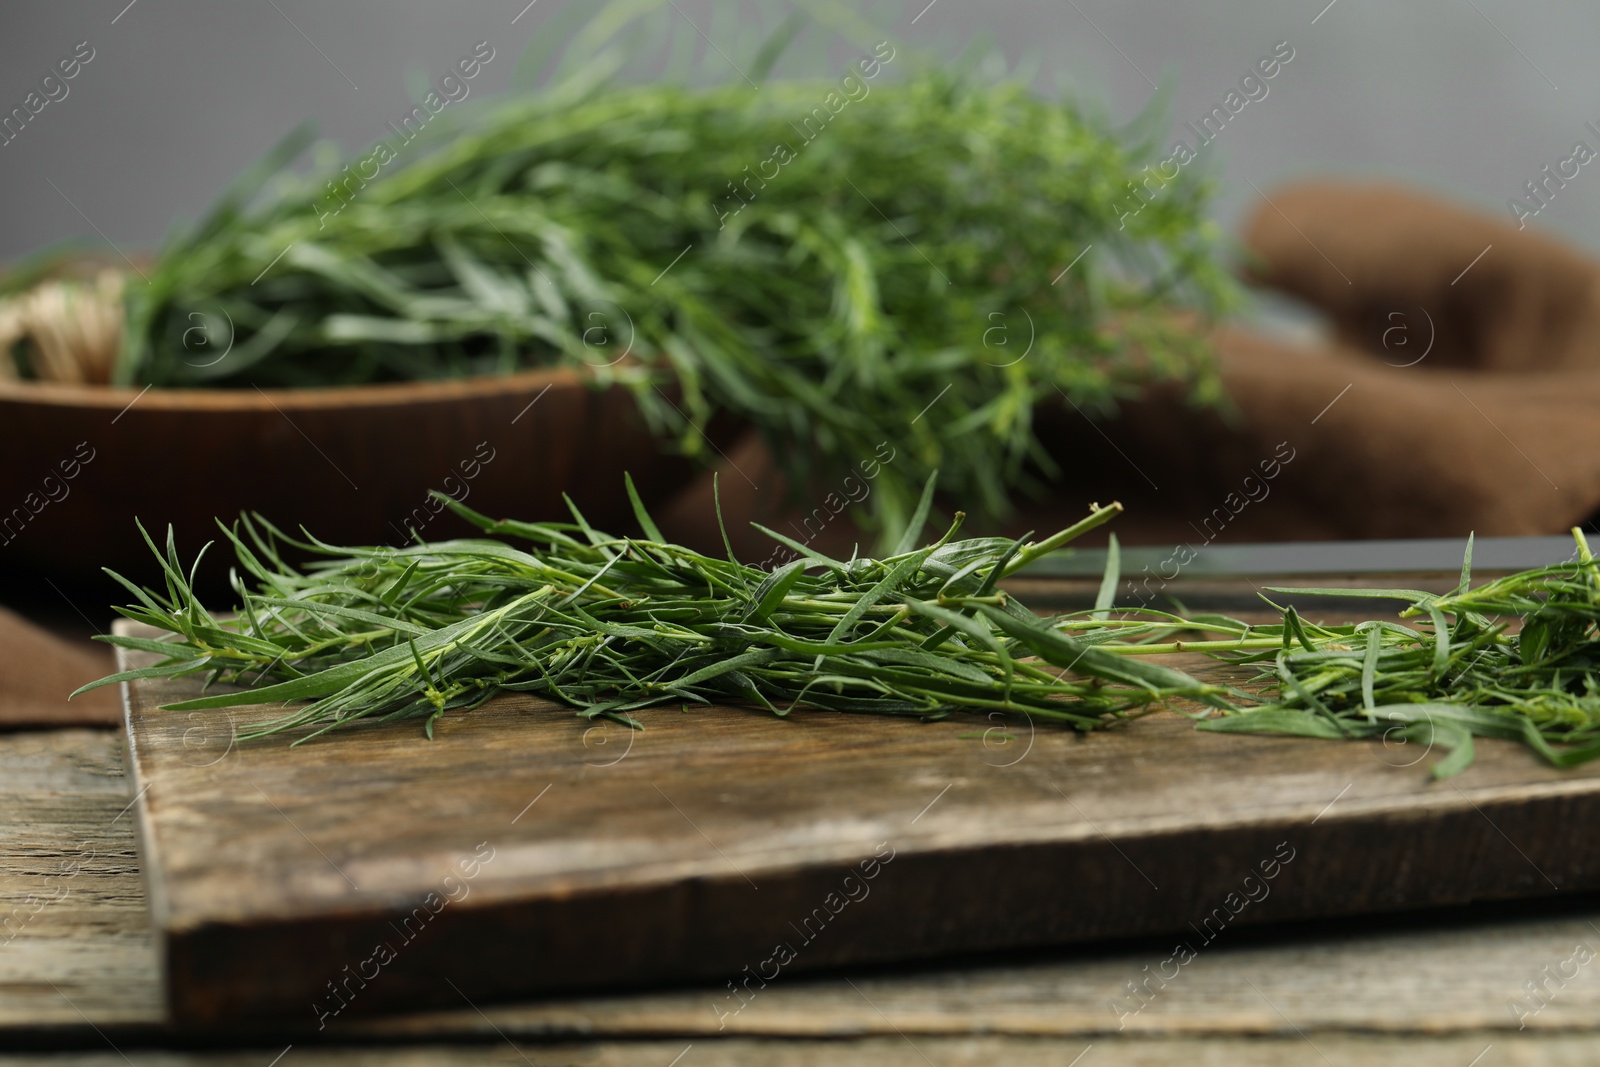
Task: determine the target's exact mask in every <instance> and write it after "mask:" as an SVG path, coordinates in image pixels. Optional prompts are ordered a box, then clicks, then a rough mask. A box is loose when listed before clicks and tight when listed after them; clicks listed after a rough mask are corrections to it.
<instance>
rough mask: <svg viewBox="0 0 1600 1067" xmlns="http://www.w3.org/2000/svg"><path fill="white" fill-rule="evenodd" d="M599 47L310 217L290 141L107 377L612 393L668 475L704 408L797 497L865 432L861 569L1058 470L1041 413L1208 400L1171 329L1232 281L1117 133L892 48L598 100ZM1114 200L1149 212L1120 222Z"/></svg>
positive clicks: (238, 199) (193, 253) (314, 191)
mask: <svg viewBox="0 0 1600 1067" xmlns="http://www.w3.org/2000/svg"><path fill="white" fill-rule="evenodd" d="M635 6H639V5H635ZM602 10H603V11H610V10H611V8H603V9H602ZM669 14H670V13H669ZM606 18H611V19H612V22H606V21H605V19H604V18H602V19H597V22H598V23H601V24H602V25H601V27H600V31H608V30H611V29H615V26H614V25H613V23H614V22H615V21H616V19H615V17H613V16H609V15H608V16H606ZM600 31H596V34H595V36H596V39H605V40H609V39H610V38H607V37H606V35H605V33H604V32H600ZM792 32H793V26H790V27H788V28H787V29H786V30H785V31H784V33H782V34H780V35H778V41H779V42H781V41H782V40H784V39H786V38H785V34H792ZM619 49H620V46H607V47H605V48H601V47H598V46H595V47H593V48H592V49H591V51H592V52H593V57H592V58H591V59H590V60H589V61H588V62H586V63H578V64H576V67H575V69H571V70H570V71H569V72H568V73H565V74H563V75H562V76H560V77H559V78H556V79H554V80H553V81H552V82H551V83H550V84H549V85H547V87H546V88H544V89H542V90H540V91H538V92H537V93H531V94H528V95H523V96H519V97H515V98H512V99H508V100H505V101H503V102H500V103H497V104H496V105H495V106H493V107H490V108H488V109H487V110H474V108H476V107H477V104H476V102H474V103H472V104H465V105H461V106H460V107H457V108H454V109H452V110H450V111H448V112H445V113H444V114H442V115H441V116H439V118H437V119H435V120H434V121H433V123H432V124H430V125H429V126H428V128H427V129H426V130H424V131H423V133H422V135H421V136H420V138H419V140H418V141H417V142H416V143H415V144H411V145H401V146H399V147H398V148H397V149H396V154H397V155H398V157H399V158H398V159H397V160H396V161H394V162H391V163H388V164H387V165H385V166H384V167H383V168H382V170H381V172H379V173H378V174H377V176H376V177H375V178H373V179H372V180H370V181H364V180H362V178H361V177H360V176H357V177H356V178H355V179H354V180H353V181H352V180H351V176H352V175H355V174H356V171H357V169H358V168H356V167H354V166H352V167H351V168H350V169H349V170H348V171H337V170H335V171H334V172H332V175H331V176H332V177H333V178H334V179H336V180H337V181H338V182H339V183H340V187H341V188H342V190H343V192H342V193H341V194H340V196H339V197H338V198H337V199H335V198H334V197H332V196H330V193H329V188H330V187H329V186H328V185H327V184H326V180H327V179H328V178H329V177H330V174H329V172H327V171H320V172H318V173H317V174H316V175H315V176H314V177H311V178H305V177H301V176H298V175H296V174H294V173H292V172H290V171H289V170H288V169H287V168H288V167H289V165H290V164H291V163H292V162H293V160H294V159H295V158H296V157H297V156H298V155H299V154H300V152H301V151H302V149H303V148H304V147H305V145H306V143H307V141H308V139H309V135H308V134H306V133H304V132H300V133H297V134H296V135H294V136H291V137H290V138H289V139H288V140H286V141H285V142H284V143H283V144H282V145H281V146H280V147H279V148H278V149H277V150H276V151H275V152H274V153H272V154H271V155H269V156H268V157H267V158H266V159H264V160H263V161H262V162H261V163H260V164H259V165H258V166H257V167H255V168H254V169H253V170H252V171H251V172H250V173H248V174H247V175H245V176H244V177H243V178H241V179H240V181H239V182H237V183H236V184H235V186H234V187H233V188H232V189H231V190H230V191H229V192H228V194H227V195H225V196H224V197H223V199H222V201H221V202H220V203H219V204H218V205H217V207H216V208H215V209H214V210H213V211H212V212H211V213H210V215H209V216H207V217H206V218H205V219H204V220H203V221H201V222H200V223H199V224H198V225H197V226H195V227H193V228H192V229H191V230H189V231H188V232H186V233H182V234H180V235H178V236H176V237H175V238H173V239H172V240H171V241H170V242H169V244H168V245H167V247H166V248H165V249H164V250H163V251H162V253H161V256H160V258H159V260H158V261H157V262H156V263H155V264H154V266H152V267H151V268H150V269H149V270H148V271H147V273H148V275H149V284H148V285H147V286H135V287H130V291H129V296H128V301H129V317H128V330H127V333H126V336H125V339H124V346H123V350H122V354H121V359H120V363H119V366H118V370H117V374H118V380H119V381H120V382H121V383H123V384H154V385H156V386H262V387H270V386H324V385H339V384H348V383H359V382H372V381H382V380H396V379H431V378H450V377H460V376H466V375H476V374H488V373H501V372H507V371H511V370H514V369H518V368H525V367H532V366H565V367H572V368H576V369H578V370H579V371H581V372H583V373H584V374H586V375H588V376H591V377H592V379H593V380H594V381H595V382H596V383H598V384H607V383H620V384H622V385H624V386H626V387H628V388H631V389H632V390H633V391H634V392H635V393H636V395H637V398H638V402H639V405H640V407H641V410H642V412H643V414H644V416H645V417H646V418H647V420H648V421H649V423H650V425H651V426H652V428H653V429H654V430H656V431H657V432H659V433H661V434H662V435H664V436H668V437H670V438H671V439H673V440H675V441H676V442H678V444H679V446H680V447H681V448H682V449H683V450H684V451H686V452H688V453H691V454H703V453H704V452H705V451H706V449H707V444H706V440H707V439H706V437H705V432H706V430H707V428H708V427H709V425H710V424H711V421H712V419H713V418H714V417H715V416H716V415H717V414H718V413H719V412H724V413H727V414H728V415H731V416H733V417H734V418H736V419H737V420H739V421H740V422H742V423H744V424H748V425H750V426H753V427H756V428H757V429H759V430H760V432H761V433H762V434H763V435H764V436H765V438H766V440H767V442H768V443H769V445H770V446H771V448H772V451H773V453H774V454H775V456H776V457H777V458H778V460H779V461H780V462H781V463H782V464H784V465H785V467H786V469H787V471H788V473H789V474H790V475H791V482H792V484H794V485H797V486H799V485H803V484H805V482H806V481H807V480H808V479H809V478H811V477H813V476H822V475H828V476H833V475H837V474H838V473H839V472H841V471H843V470H845V469H847V468H848V467H849V466H850V465H851V464H852V463H854V462H855V461H856V460H858V459H859V458H860V457H862V456H867V455H871V454H872V452H873V450H874V448H875V446H876V445H877V444H878V443H879V442H880V441H882V440H883V433H884V431H885V429H890V430H892V432H893V433H894V434H896V435H897V436H896V442H897V444H901V443H902V442H903V444H904V447H903V448H901V453H902V454H903V455H905V456H907V457H908V459H907V461H906V462H904V463H899V462H897V463H896V464H895V466H894V467H893V468H892V469H888V470H886V473H885V476H884V477H883V478H882V479H880V480H879V482H878V485H877V487H876V491H875V492H874V493H873V495H872V498H871V502H870V504H869V505H868V507H867V508H866V509H863V511H862V514H861V518H862V519H863V520H864V521H865V524H866V525H868V526H869V527H875V528H877V529H878V530H879V531H880V532H881V533H882V534H883V536H884V538H885V543H892V542H893V541H894V540H895V539H896V538H897V537H898V536H899V534H900V532H901V531H902V530H903V529H904V528H905V523H906V521H907V518H908V516H909V514H910V510H911V507H912V506H913V505H914V503H915V501H916V499H917V492H918V489H919V487H920V486H921V484H922V482H923V480H924V479H925V478H926V477H927V475H928V473H929V472H930V471H932V470H933V469H935V468H937V469H940V470H941V471H942V472H943V488H944V489H946V490H947V491H949V492H950V493H951V494H952V495H954V496H955V497H957V498H958V499H962V500H964V501H967V502H969V503H968V506H969V507H970V508H972V509H973V510H975V511H977V512H981V513H982V514H983V515H984V516H985V517H991V516H994V515H996V514H1000V513H1003V512H1004V510H1005V509H1006V507H1007V504H1008V501H1009V499H1010V497H1011V495H1012V494H1013V492H1014V491H1016V490H1018V489H1024V490H1026V489H1037V488H1038V487H1039V485H1040V484H1041V480H1040V475H1043V476H1044V478H1046V479H1048V478H1049V477H1053V476H1054V475H1055V474H1056V473H1058V472H1057V468H1056V465H1055V463H1054V462H1053V461H1052V459H1051V458H1050V457H1049V456H1048V455H1047V454H1046V453H1045V451H1044V450H1043V449H1042V448H1041V447H1040V445H1039V442H1038V441H1037V439H1036V438H1035V436H1034V434H1033V429H1032V421H1031V420H1032V412H1033V409H1034V406H1035V405H1036V404H1037V403H1039V402H1041V401H1049V402H1059V401H1060V397H1061V396H1062V395H1065V396H1066V397H1067V398H1068V399H1069V400H1070V401H1071V402H1072V403H1074V404H1076V405H1078V406H1079V407H1080V408H1081V409H1083V410H1084V411H1086V412H1090V413H1101V412H1104V411H1106V410H1108V409H1109V407H1110V406H1111V405H1112V404H1113V403H1114V401H1115V400H1116V398H1117V397H1119V396H1126V395H1130V394H1131V393H1133V392H1135V391H1136V390H1137V389H1138V388H1140V387H1142V385H1143V384H1145V383H1148V382H1150V381H1155V380H1178V381H1183V382H1188V383H1190V384H1192V385H1193V386H1194V388H1195V389H1196V390H1197V395H1199V396H1201V397H1203V398H1210V399H1215V398H1216V397H1217V395H1218V390H1217V385H1216V382H1215V380H1214V378H1213V377H1212V376H1211V374H1210V372H1209V369H1208V367H1207V364H1206V358H1205V353H1204V349H1203V345H1202V343H1201V342H1200V341H1198V340H1196V336H1197V331H1195V330H1194V329H1193V323H1192V322H1180V321H1178V319H1179V317H1180V316H1178V315H1177V314H1175V309H1177V308H1180V307H1182V308H1186V309H1188V310H1189V311H1190V312H1198V313H1199V314H1200V316H1201V317H1202V318H1204V317H1206V316H1208V315H1211V314H1213V313H1216V312H1219V311H1220V310H1222V309H1224V308H1226V307H1228V306H1229V305H1230V302H1231V300H1232V293H1233V289H1232V284H1231V282H1230V281H1229V278H1228V276H1227V273H1226V271H1225V269H1224V267H1223V266H1222V265H1221V263H1220V262H1219V259H1218V257H1217V255H1216V251H1217V246H1218V241H1219V238H1218V231H1217V229H1216V227H1215V226H1214V224H1212V223H1211V222H1210V221H1209V220H1208V219H1207V218H1206V214H1205V212H1206V202H1207V201H1206V197H1207V188H1206V186H1205V184H1204V183H1203V182H1202V181H1201V180H1200V179H1198V178H1196V177H1195V176H1194V174H1193V173H1192V172H1190V171H1186V172H1185V173H1184V174H1183V175H1181V176H1180V177H1178V178H1177V179H1176V180H1173V181H1171V182H1163V181H1162V180H1161V179H1160V178H1159V177H1156V178H1152V177H1151V175H1152V173H1153V172H1151V171H1149V170H1148V169H1144V168H1145V165H1146V164H1148V163H1150V162H1152V161H1153V160H1154V158H1155V156H1154V154H1153V153H1152V149H1153V147H1154V146H1153V143H1152V142H1150V141H1149V140H1148V139H1147V136H1146V133H1145V132H1142V131H1146V130H1147V128H1152V129H1153V127H1152V126H1150V124H1149V123H1145V122H1140V123H1135V124H1134V125H1133V126H1131V127H1129V128H1128V129H1127V130H1124V131H1120V132H1118V131H1114V130H1112V129H1111V128H1110V127H1109V126H1108V125H1107V124H1105V123H1104V122H1102V121H1100V120H1098V119H1095V118H1093V117H1091V116H1089V115H1086V114H1085V113H1084V112H1083V111H1081V110H1079V109H1078V108H1077V107H1075V106H1074V105H1072V104H1070V103H1066V102H1060V101H1051V100H1045V99H1041V98H1039V97H1038V96H1036V95H1035V94H1033V93H1032V92H1031V91H1030V90H1029V89H1028V88H1027V87H1026V86H1024V85H1023V84H1020V83H1016V82H1001V83H980V81H979V80H977V76H976V75H974V74H971V73H966V74H949V73H941V72H938V71H935V70H933V69H931V68H930V66H929V65H927V64H923V63H922V62H921V61H920V60H918V59H916V58H915V57H912V56H911V55H909V54H907V53H905V52H904V51H902V52H901V53H899V54H896V53H895V50H894V46H892V45H886V46H883V47H882V48H880V49H879V50H877V52H876V55H875V56H869V54H868V53H866V52H863V53H862V55H863V56H868V57H869V58H871V59H872V61H873V63H874V64H876V66H875V68H873V69H875V70H876V75H875V76H874V77H872V78H868V77H866V76H865V75H864V73H863V70H862V68H861V67H860V65H859V63H858V64H853V65H852V66H851V67H850V68H849V69H850V71H851V73H850V74H849V75H848V77H849V78H851V79H853V80H851V81H850V82H849V83H848V85H847V83H846V82H845V80H844V79H845V77H846V76H845V75H843V74H842V73H838V72H836V73H835V76H834V78H833V80H831V81H820V82H774V83H769V84H764V85H762V86H761V87H760V89H759V91H757V90H756V89H755V88H753V87H752V85H750V84H746V83H745V82H744V81H743V80H734V81H732V82H731V83H730V84H728V85H725V86H722V87H699V88H689V87H684V86H680V85H675V84H668V83H661V84H651V85H644V86H626V85H621V84H618V83H617V82H616V81H615V80H614V79H613V78H612V74H613V72H614V71H615V70H616V69H617V68H618V67H620V66H622V65H623V63H624V59H625V56H626V54H627V53H625V52H624V51H620V50H619ZM774 57H775V53H773V51H772V50H770V49H769V50H768V51H767V52H765V53H763V55H762V56H761V57H760V60H759V62H758V63H756V64H753V65H751V68H750V69H752V70H755V71H756V72H757V73H758V75H759V73H760V72H761V71H762V70H765V69H766V68H768V67H770V66H771V64H772V61H773V59H774ZM885 57H888V58H885ZM571 66H572V64H569V67H571ZM361 158H366V159H370V158H372V154H371V153H363V154H362V157H361ZM368 173H370V169H369V170H368ZM269 182H270V184H271V187H272V192H270V193H268V194H263V193H262V190H263V189H264V188H265V187H266V186H267V184H268V183H269ZM1135 190H1137V191H1138V192H1139V195H1141V196H1143V197H1145V198H1146V199H1148V200H1149V201H1150V202H1149V204H1148V206H1146V207H1145V208H1144V209H1143V210H1141V211H1139V212H1137V213H1136V214H1133V213H1126V214H1125V207H1124V205H1125V204H1126V203H1127V201H1128V198H1129V195H1130V192H1133V191H1135ZM334 208H337V210H334ZM1069 265H1071V269H1070V270H1068V269H1067V268H1068V266H1069ZM197 323H198V324H202V325H203V327H204V329H205V331H206V333H207V345H206V347H204V348H197V347H196V346H195V345H193V344H185V340H186V338H187V339H190V340H192V339H193V338H195V337H196V336H197V335H196V332H195V331H196V329H197ZM224 324H231V330H228V329H225V326H224ZM223 332H228V333H229V334H230V337H229V338H228V339H231V341H232V342H233V343H232V348H231V351H229V352H228V354H227V355H226V356H225V357H223V358H220V359H217V358H215V357H214V353H218V352H220V351H221V350H222V349H223V348H224V347H225V346H224V344H223V341H224V338H222V337H221V336H220V335H221V333H223ZM924 415H925V417H924Z"/></svg>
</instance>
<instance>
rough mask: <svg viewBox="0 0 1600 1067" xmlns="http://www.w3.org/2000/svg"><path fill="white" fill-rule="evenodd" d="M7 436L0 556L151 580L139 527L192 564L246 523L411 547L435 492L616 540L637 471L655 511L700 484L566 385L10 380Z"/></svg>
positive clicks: (616, 403) (1, 390)
mask: <svg viewBox="0 0 1600 1067" xmlns="http://www.w3.org/2000/svg"><path fill="white" fill-rule="evenodd" d="M0 426H4V427H6V431H7V436H8V439H9V440H11V441H13V442H15V446H14V448H13V449H12V451H11V452H10V453H8V455H7V459H6V462H5V463H4V464H3V465H0V524H3V523H4V522H6V521H7V520H9V521H10V523H11V524H10V526H6V527H4V528H3V532H0V542H9V543H8V544H7V551H8V552H9V553H10V554H11V556H12V557H13V558H15V559H18V560H20V561H23V562H26V563H28V564H31V565H34V566H39V567H43V568H46V569H49V570H52V571H56V572H61V571H74V570H81V569H82V568H83V565H84V561H85V560H89V561H92V562H93V563H94V564H95V565H96V566H109V567H112V568H114V569H117V570H121V571H123V572H124V573H133V574H139V575H143V574H146V573H147V572H150V570H151V568H152V564H151V561H150V557H149V553H148V550H147V549H146V548H145V547H144V544H143V543H142V542H141V541H140V539H139V538H138V536H137V534H136V531H135V530H134V525H133V523H134V519H135V518H136V517H138V518H142V519H143V520H144V522H145V523H146V524H147V525H149V526H150V528H151V529H153V530H155V531H157V532H159V531H160V530H162V528H163V527H165V526H166V525H167V524H168V523H171V524H172V525H173V526H174V527H175V528H176V529H177V532H178V535H179V538H180V542H179V543H180V545H182V546H183V547H184V551H185V553H193V552H195V551H198V550H199V548H200V546H201V545H202V544H203V543H205V542H206V541H209V540H211V539H213V538H214V537H215V536H216V526H215V524H214V520H215V519H216V518H218V517H221V518H223V519H229V520H231V519H232V518H234V517H235V516H237V515H238V514H239V513H240V512H241V511H244V510H253V511H259V512H261V513H263V514H265V515H266V516H267V517H268V518H270V519H271V520H272V521H274V522H275V523H278V524H279V525H280V526H282V527H283V528H284V529H287V530H294V529H297V528H298V525H299V524H301V523H306V524H308V525H310V526H312V527H313V528H314V529H315V530H316V533H317V535H318V536H319V537H321V538H323V539H324V540H327V541H330V542H333V543H335V544H338V543H344V544H376V543H387V544H404V543H405V542H406V541H407V540H408V537H407V535H406V534H405V530H406V528H407V525H408V522H407V518H408V516H412V515H413V513H414V512H416V511H417V510H418V509H425V508H426V504H427V494H428V491H429V490H430V489H438V490H441V491H444V492H450V493H452V495H455V496H457V497H458V498H460V497H462V496H463V495H465V498H466V502H467V503H469V504H471V505H473V506H474V507H477V508H480V509H482V510H484V511H487V512H491V513H494V514H497V515H511V516H514V517H517V518H526V519H540V518H555V519H561V520H565V519H566V518H567V517H568V512H567V509H566V506H565V504H563V502H562V499H561V493H562V491H563V490H570V491H571V493H572V495H573V497H574V498H576V499H577V501H578V502H579V504H580V505H581V506H583V507H584V508H585V510H586V513H587V514H588V515H589V517H590V520H591V521H592V522H594V523H596V524H597V525H599V526H600V527H601V528H602V529H604V528H606V526H607V525H608V524H611V523H622V522H626V521H627V520H628V518H629V517H630V515H631V513H630V511H629V509H628V505H627V498H626V496H625V495H624V494H623V492H622V475H623V472H624V471H626V470H631V471H632V472H633V477H634V479H635V481H636V482H638V484H639V486H640V491H641V492H642V493H643V494H644V495H645V497H646V499H647V500H651V501H659V500H661V499H664V498H665V496H666V495H667V494H669V493H670V492H672V491H673V490H675V489H676V488H678V487H679V486H680V485H682V484H684V483H686V482H687V480H688V479H689V477H690V476H691V474H692V472H693V468H692V465H690V464H689V463H688V462H687V461H686V460H683V459H681V458H677V457H674V456H672V455H670V454H668V452H667V451H665V450H663V449H662V448H661V447H660V446H659V444H658V443H657V442H656V440H655V439H654V438H653V437H652V436H651V435H650V434H649V433H648V432H647V431H646V429H645V427H644V425H643V421H642V418H641V416H640V415H639V413H638V411H637V408H636V406H635V404H634V400H633V396H632V394H631V393H630V392H628V390H626V389H624V388H621V387H614V388H607V389H595V388H592V387H591V386H590V385H588V384H586V383H585V382H584V381H583V379H582V378H581V377H580V375H578V374H577V373H576V372H573V371H569V370H537V371H527V372H523V373H519V374H512V375H505V376H495V377H486V378H474V379H468V380H462V381H442V382H399V383H391V384H384V385H368V386H350V387H343V388H330V389H275V390H257V389H209V390H208V389H152V390H150V391H149V392H148V393H144V394H142V395H141V394H140V391H139V390H137V389H109V388H103V387H98V386H72V385H52V384H45V383H33V382H10V383H4V382H0ZM713 433H715V431H713ZM480 444H481V445H485V446H486V450H481V451H480V447H479V446H480ZM485 457H490V459H489V462H482V460H483V459H484V458H485ZM63 463H66V464H69V466H67V467H62V466H61V464H63ZM463 464H468V465H469V466H468V467H467V468H466V470H469V471H473V472H475V476H474V477H472V478H470V479H469V478H466V477H464V476H463V473H464V472H463V468H462V465H463ZM68 471H70V472H72V473H73V474H74V475H75V476H74V477H72V478H71V479H64V478H63V474H64V473H65V472H68ZM152 472H154V473H152ZM47 477H49V478H51V482H50V484H49V485H46V484H45V482H44V479H46V478H47ZM446 478H450V479H451V482H450V484H448V485H447V484H446V483H445V479H446ZM52 496H54V497H55V498H56V499H50V498H51V497H52ZM13 509H21V510H20V511H14V510H13ZM423 514H424V515H425V514H426V512H425V510H424V513H423ZM456 523H457V520H455V519H454V518H453V517H452V516H448V515H447V516H444V517H443V518H439V519H437V520H436V521H431V522H424V519H423V518H422V517H421V516H418V517H416V518H412V519H411V520H410V524H411V525H417V526H419V527H421V528H422V529H423V531H424V532H425V534H426V535H427V536H428V537H431V538H438V537H442V536H447V535H448V536H455V535H457V534H460V533H462V532H464V531H465V530H466V529H467V527H466V526H465V525H464V524H461V525H457V524H456ZM13 539H14V540H13ZM219 558H220V557H219ZM219 573H220V571H219Z"/></svg>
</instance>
